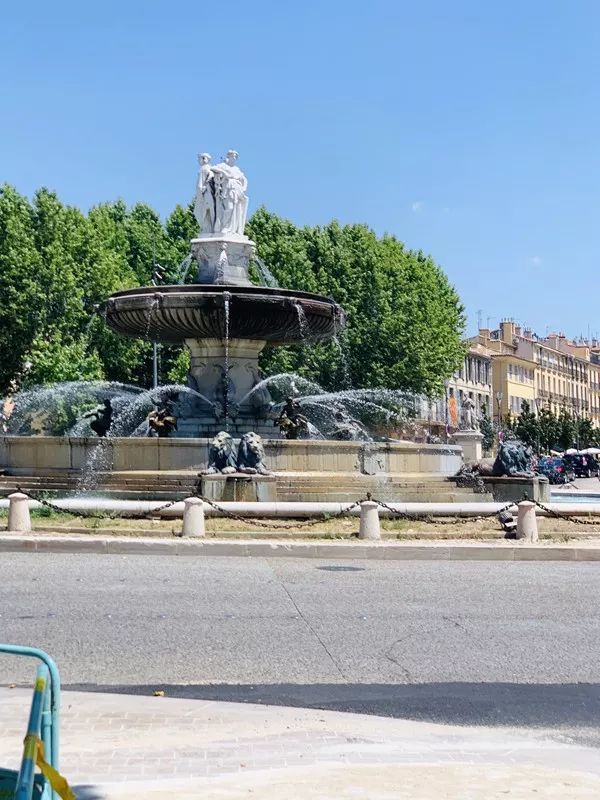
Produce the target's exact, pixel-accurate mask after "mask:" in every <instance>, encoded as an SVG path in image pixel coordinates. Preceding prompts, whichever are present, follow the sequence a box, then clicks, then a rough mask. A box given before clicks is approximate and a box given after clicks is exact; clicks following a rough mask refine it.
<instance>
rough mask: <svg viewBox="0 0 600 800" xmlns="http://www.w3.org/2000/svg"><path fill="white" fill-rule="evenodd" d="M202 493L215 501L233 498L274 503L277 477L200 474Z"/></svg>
mask: <svg viewBox="0 0 600 800" xmlns="http://www.w3.org/2000/svg"><path fill="white" fill-rule="evenodd" d="M199 477H200V480H199V484H198V488H199V490H200V494H201V495H202V496H203V497H206V498H207V500H213V501H214V502H215V503H219V502H223V501H227V500H231V501H233V502H246V503H257V502H263V503H274V502H276V500H277V478H276V477H275V476H274V475H247V474H246V473H244V472H235V473H233V474H232V475H221V474H220V473H217V474H215V475H200V476H199Z"/></svg>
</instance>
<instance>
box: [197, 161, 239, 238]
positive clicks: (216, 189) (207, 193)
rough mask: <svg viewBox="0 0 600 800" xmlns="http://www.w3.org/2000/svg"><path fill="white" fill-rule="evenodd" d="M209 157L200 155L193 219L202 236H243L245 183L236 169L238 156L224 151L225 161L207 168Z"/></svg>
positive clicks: (209, 165)
mask: <svg viewBox="0 0 600 800" xmlns="http://www.w3.org/2000/svg"><path fill="white" fill-rule="evenodd" d="M210 159H211V156H210V155H209V154H208V153H200V155H199V156H198V161H199V163H200V173H199V175H198V186H197V188H196V202H195V203H194V216H195V217H196V219H197V220H198V224H199V225H200V227H201V229H202V233H230V234H231V233H233V234H238V235H239V236H243V234H244V228H245V226H246V216H247V214H248V195H247V194H246V190H247V188H248V180H247V178H246V176H245V175H244V173H243V172H242V170H241V169H240V168H239V167H238V166H237V164H236V161H237V160H238V153H237V151H236V150H228V151H227V155H226V156H225V160H224V161H222V162H221V163H220V164H216V165H215V166H211V164H210Z"/></svg>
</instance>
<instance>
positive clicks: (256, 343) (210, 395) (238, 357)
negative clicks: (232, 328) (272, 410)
mask: <svg viewBox="0 0 600 800" xmlns="http://www.w3.org/2000/svg"><path fill="white" fill-rule="evenodd" d="M185 343H186V345H187V347H188V348H189V351H190V356H191V363H190V373H189V377H190V379H189V385H190V386H191V387H192V388H193V389H196V390H197V391H198V392H200V393H201V394H203V395H204V396H205V397H206V399H207V400H209V401H210V402H211V403H222V400H223V388H224V379H225V366H226V360H227V361H228V366H229V374H228V378H229V386H228V393H229V396H228V399H229V403H230V405H233V404H235V405H237V406H238V407H240V408H243V407H244V404H243V405H241V406H240V405H239V404H240V402H241V401H242V400H243V398H244V396H245V395H246V394H248V392H249V391H250V390H251V389H253V388H254V386H256V384H257V383H259V382H260V380H261V375H260V370H259V367H258V356H259V355H260V352H261V350H262V349H263V347H264V346H265V344H266V342H264V341H263V340H260V339H230V340H229V347H228V348H226V346H225V342H224V341H223V340H222V339H186V340H185ZM226 356H227V359H226ZM269 399H270V396H269V394H268V391H267V390H266V389H265V390H264V393H263V392H261V397H251V398H250V399H249V401H248V405H252V404H254V405H261V404H262V405H264V404H265V403H267V402H268V401H269Z"/></svg>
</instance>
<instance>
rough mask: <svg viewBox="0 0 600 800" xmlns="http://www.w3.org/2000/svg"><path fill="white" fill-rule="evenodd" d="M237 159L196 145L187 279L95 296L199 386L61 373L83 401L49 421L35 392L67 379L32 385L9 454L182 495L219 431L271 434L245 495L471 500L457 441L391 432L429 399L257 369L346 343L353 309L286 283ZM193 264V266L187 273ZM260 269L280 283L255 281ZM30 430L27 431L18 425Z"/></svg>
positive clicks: (0, 442)
mask: <svg viewBox="0 0 600 800" xmlns="http://www.w3.org/2000/svg"><path fill="white" fill-rule="evenodd" d="M237 159H238V154H237V153H236V152H235V151H233V150H230V151H229V152H228V153H227V156H226V158H225V160H224V161H223V162H221V163H219V164H216V165H212V164H211V159H210V156H208V154H202V155H201V156H200V173H199V179H198V188H197V195H196V203H195V209H194V210H195V215H196V219H197V221H198V224H199V226H200V227H201V232H200V233H199V234H198V236H197V237H196V238H194V239H193V240H192V241H191V247H190V249H191V253H190V256H189V257H188V258H186V259H184V261H183V262H182V264H181V265H180V268H179V270H178V275H177V278H176V279H177V280H178V281H180V282H178V283H176V284H173V285H167V286H145V287H138V288H134V289H126V290H124V291H119V292H115V293H114V294H112V295H111V296H110V297H109V298H108V299H107V300H106V302H105V303H103V304H102V305H101V306H100V308H99V309H98V311H99V313H101V315H102V317H103V318H104V319H105V321H106V324H107V325H109V326H110V327H111V328H112V329H113V330H114V331H116V332H118V333H120V334H123V335H125V336H129V337H134V338H137V337H139V338H146V339H149V340H151V341H154V342H163V343H167V344H185V346H187V348H188V350H189V352H190V370H189V375H188V380H187V386H163V387H158V388H155V389H150V390H142V389H140V388H138V387H128V386H114V391H113V392H112V394H111V392H110V391H109V390H108V387H109V384H101V385H98V386H96V390H95V391H88V389H89V386H90V385H88V384H84V383H81V384H80V383H77V384H73V385H72V386H71V385H67V384H65V387H66V388H65V389H64V396H65V398H67V397H76V396H77V397H79V394H78V393H80V394H81V395H82V397H84V398H85V402H84V401H83V400H78V401H77V404H76V405H77V408H78V409H79V413H77V414H76V415H74V413H73V410H72V408H71V407H69V408H68V409H67V411H68V412H69V413H65V414H64V415H63V416H64V419H65V425H64V426H63V428H62V429H61V430H59V429H58V426H57V425H53V426H52V429H51V430H50V425H49V422H48V419H47V418H46V417H44V418H43V419H42V418H41V417H39V418H37V419H35V420H34V422H33V423H32V421H31V418H32V413H31V408H33V407H35V402H34V400H33V398H35V397H37V396H38V394H36V392H37V393H40V392H41V395H40V396H42V395H43V396H44V397H46V395H45V394H44V392H46V394H47V396H48V397H52V399H53V401H54V397H55V394H57V395H58V396H62V395H61V392H63V390H62V389H60V387H59V388H55V389H54V390H50V389H39V390H35V391H34V392H33V393H30V394H31V397H30V398H28V397H26V396H25V395H26V394H27V393H25V395H22V396H20V397H17V399H16V411H15V415H14V416H15V420H14V424H13V421H12V420H11V421H9V425H8V434H9V435H6V436H2V437H0V468H3V469H4V471H5V473H6V475H8V476H11V475H20V476H26V477H27V478H28V479H31V480H32V481H34V483H30V484H29V485H30V486H34V485H40V484H39V483H38V484H35V480H37V479H38V478H39V481H42V477H43V482H42V483H41V485H40V488H52V486H50V485H49V484H51V482H52V480H53V479H54V477H56V480H57V483H56V485H57V486H59V485H60V487H61V488H66V487H67V486H68V485H71V484H74V485H75V486H77V487H79V488H80V489H88V488H89V487H90V486H93V487H95V486H96V485H98V486H99V487H101V488H102V489H103V490H104V491H106V490H108V491H113V492H117V493H119V494H121V496H128V495H134V496H144V495H145V496H151V497H157V496H159V497H169V496H173V495H175V496H177V495H181V494H186V493H189V492H190V491H191V490H192V489H193V487H194V486H195V485H196V482H197V481H198V477H199V473H205V472H206V471H207V468H208V467H209V464H210V460H211V446H212V445H211V440H213V439H214V437H215V436H216V434H218V433H219V432H221V431H223V432H224V433H225V434H226V435H228V436H229V437H230V439H231V441H232V442H233V440H234V439H235V440H240V441H241V440H243V442H249V443H255V444H256V443H257V442H258V443H259V445H258V446H259V447H263V444H264V455H265V461H264V464H266V467H264V468H263V464H262V461H261V466H260V469H259V470H258V472H260V473H261V474H257V475H254V476H252V475H250V474H246V475H245V476H238V478H239V480H241V479H242V478H244V480H245V481H246V484H245V485H247V484H248V482H254V483H255V484H256V486H258V488H256V491H254V494H252V492H251V493H250V495H248V494H247V493H246V494H244V493H242V496H243V497H244V499H252V497H253V496H256V497H259V498H261V499H274V497H275V496H277V498H278V499H280V500H296V499H298V500H348V499H350V500H353V499H356V497H358V496H360V495H364V493H365V491H368V490H371V491H374V492H377V493H378V494H380V495H381V496H382V497H383V496H385V498H386V499H389V500H411V499H419V500H427V499H431V500H440V501H444V500H445V501H447V500H453V499H462V498H463V497H464V490H461V491H459V490H457V489H456V487H451V486H450V485H449V484H448V483H447V481H446V479H447V477H448V476H452V475H454V474H455V473H456V472H457V471H458V469H459V467H460V466H461V463H462V457H461V449H460V448H459V447H456V446H453V445H448V444H445V445H433V444H424V443H421V442H415V441H402V440H398V439H393V438H386V437H387V436H398V432H397V431H398V430H399V429H401V428H402V425H401V423H403V424H406V423H408V422H409V421H410V417H411V416H414V413H413V411H412V410H411V407H412V408H413V409H414V407H415V404H416V403H417V402H418V400H419V398H415V397H414V396H411V395H408V394H406V393H403V392H399V391H391V390H386V389H363V390H354V389H345V390H343V391H340V392H336V393H327V392H324V391H323V390H322V389H321V388H320V387H319V386H318V385H317V384H315V383H313V382H311V381H308V380H306V379H304V378H301V377H299V376H294V375H288V374H286V375H277V376H272V377H270V378H264V377H263V376H262V375H261V372H260V368H259V362H258V360H259V355H260V353H261V351H262V350H263V348H265V347H277V346H281V345H290V344H300V345H304V344H310V343H312V342H320V341H326V340H332V341H333V343H334V345H335V346H336V347H338V348H339V349H340V351H341V352H343V350H342V344H341V342H340V339H339V336H340V334H342V332H343V330H344V327H345V324H346V317H345V313H344V310H343V308H342V307H341V306H340V305H338V304H337V303H336V302H335V301H334V300H332V299H331V298H329V297H325V296H322V295H319V294H314V293H310V292H303V291H296V290H291V289H282V288H278V287H277V286H276V285H275V284H276V281H275V279H274V278H273V275H272V274H271V273H270V271H269V269H268V267H267V265H265V264H264V263H263V262H262V261H261V260H260V259H259V258H257V256H256V254H255V247H254V243H253V242H252V241H251V240H250V239H249V238H248V237H247V236H245V234H244V226H245V222H246V214H247V207H248V197H247V180H246V177H245V175H244V174H243V172H242V171H241V170H240V168H239V167H238V166H237ZM194 262H195V272H196V280H195V282H194V283H191V284H189V283H188V284H183V283H182V282H181V281H182V280H184V278H185V276H186V275H189V271H190V269H191V265H192V263H194ZM251 269H252V271H253V272H254V273H255V274H260V276H262V279H263V281H264V282H265V283H267V284H268V285H253V284H252V282H251V280H250V277H249V275H250V271H251ZM86 387H88V389H86ZM52 391H54V393H55V394H52V393H51V392H52ZM107 400H110V407H111V413H110V415H108V416H106V414H104V417H103V415H102V413H100V412H99V411H98V410H97V409H98V406H99V403H104V404H105V407H107V406H106V403H105V401H107ZM66 405H67V406H69V403H68V402H67V403H66ZM43 408H44V409H45V406H43ZM94 409H96V411H94ZM36 413H37V412H36ZM44 413H45V412H44ZM99 414H100V418H101V419H104V418H105V422H106V423H110V427H107V426H106V425H105V426H104V427H107V430H105V431H104V433H106V437H105V438H103V439H102V444H101V445H100V444H99V440H98V439H96V438H94V437H93V436H92V429H91V428H90V418H92V419H96V420H97V419H98V415H99ZM33 416H35V414H33ZM42 416H43V415H42ZM51 416H52V415H51V414H50V418H51ZM164 419H167V420H168V422H169V424H168V430H167V429H166V428H165V427H164V425H163V424H162V423H163V421H164ZM96 428H99V429H100V430H103V428H102V425H98V424H94V429H96ZM394 431H396V432H394ZM20 433H26V434H28V435H27V436H20V435H14V434H20ZM48 433H51V434H53V435H48ZM152 434H156V435H152ZM257 434H258V437H257V436H256V435H257ZM260 437H263V439H264V443H262V442H260ZM377 439H378V441H377ZM232 446H233V445H232ZM240 447H241V444H240ZM261 452H262V451H261ZM255 471H256V470H255ZM265 472H272V473H273V474H270V475H269V474H265ZM219 477H222V478H223V479H224V480H227V481H228V482H229V483H231V480H233V479H232V478H230V476H228V475H227V476H226V475H220V476H219ZM208 478H211V480H210V481H208ZM6 480H9V477H7V478H6ZM200 480H205V479H204V478H200ZM261 482H262V489H265V487H267V489H268V491H267V492H266V493H265V491H262V490H261V488H260V486H259V484H261ZM205 483H206V485H204V483H203V484H201V489H203V490H204V491H205V493H207V494H210V496H211V497H212V498H213V499H223V498H224V497H226V496H227V493H226V492H225V491H224V489H223V487H222V486H217V484H218V481H217V480H215V476H214V475H209V476H208V477H207V479H206V480H205ZM208 484H210V486H211V487H212V488H211V491H210V492H208V490H207V486H208ZM2 485H3V484H2V481H1V480H0V488H1V486H2ZM24 485H25V484H24ZM215 486H217V488H216V489H215V488H214V487H215ZM236 491H237V490H236ZM236 496H239V495H236Z"/></svg>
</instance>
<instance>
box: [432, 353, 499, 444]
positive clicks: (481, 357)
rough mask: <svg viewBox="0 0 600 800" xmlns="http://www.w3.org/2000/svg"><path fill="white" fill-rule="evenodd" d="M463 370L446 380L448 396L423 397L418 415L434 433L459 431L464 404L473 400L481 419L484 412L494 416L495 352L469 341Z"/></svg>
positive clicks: (475, 410) (477, 414) (476, 415)
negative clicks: (466, 400) (493, 368)
mask: <svg viewBox="0 0 600 800" xmlns="http://www.w3.org/2000/svg"><path fill="white" fill-rule="evenodd" d="M468 345H469V348H468V351H467V353H466V354H465V358H464V361H463V364H462V367H461V368H460V369H459V370H457V372H455V373H454V375H453V376H452V377H451V378H450V379H449V380H448V381H446V394H445V397H441V398H439V399H434V400H427V399H425V398H423V400H422V404H421V409H420V411H419V412H418V415H419V416H420V418H421V420H422V421H424V422H425V421H426V422H427V423H428V426H429V429H430V431H432V432H434V433H437V434H443V432H444V430H445V428H446V426H447V427H448V429H449V430H454V429H456V428H458V426H459V424H460V415H461V408H462V403H463V400H464V398H465V397H467V396H468V397H470V398H471V400H472V401H473V403H474V404H475V408H474V414H475V417H476V419H479V418H480V417H481V416H482V415H483V414H484V413H485V414H487V415H488V416H491V415H492V364H491V352H490V351H489V350H488V349H487V348H486V347H484V346H483V345H481V344H478V343H473V342H469V343H468Z"/></svg>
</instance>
